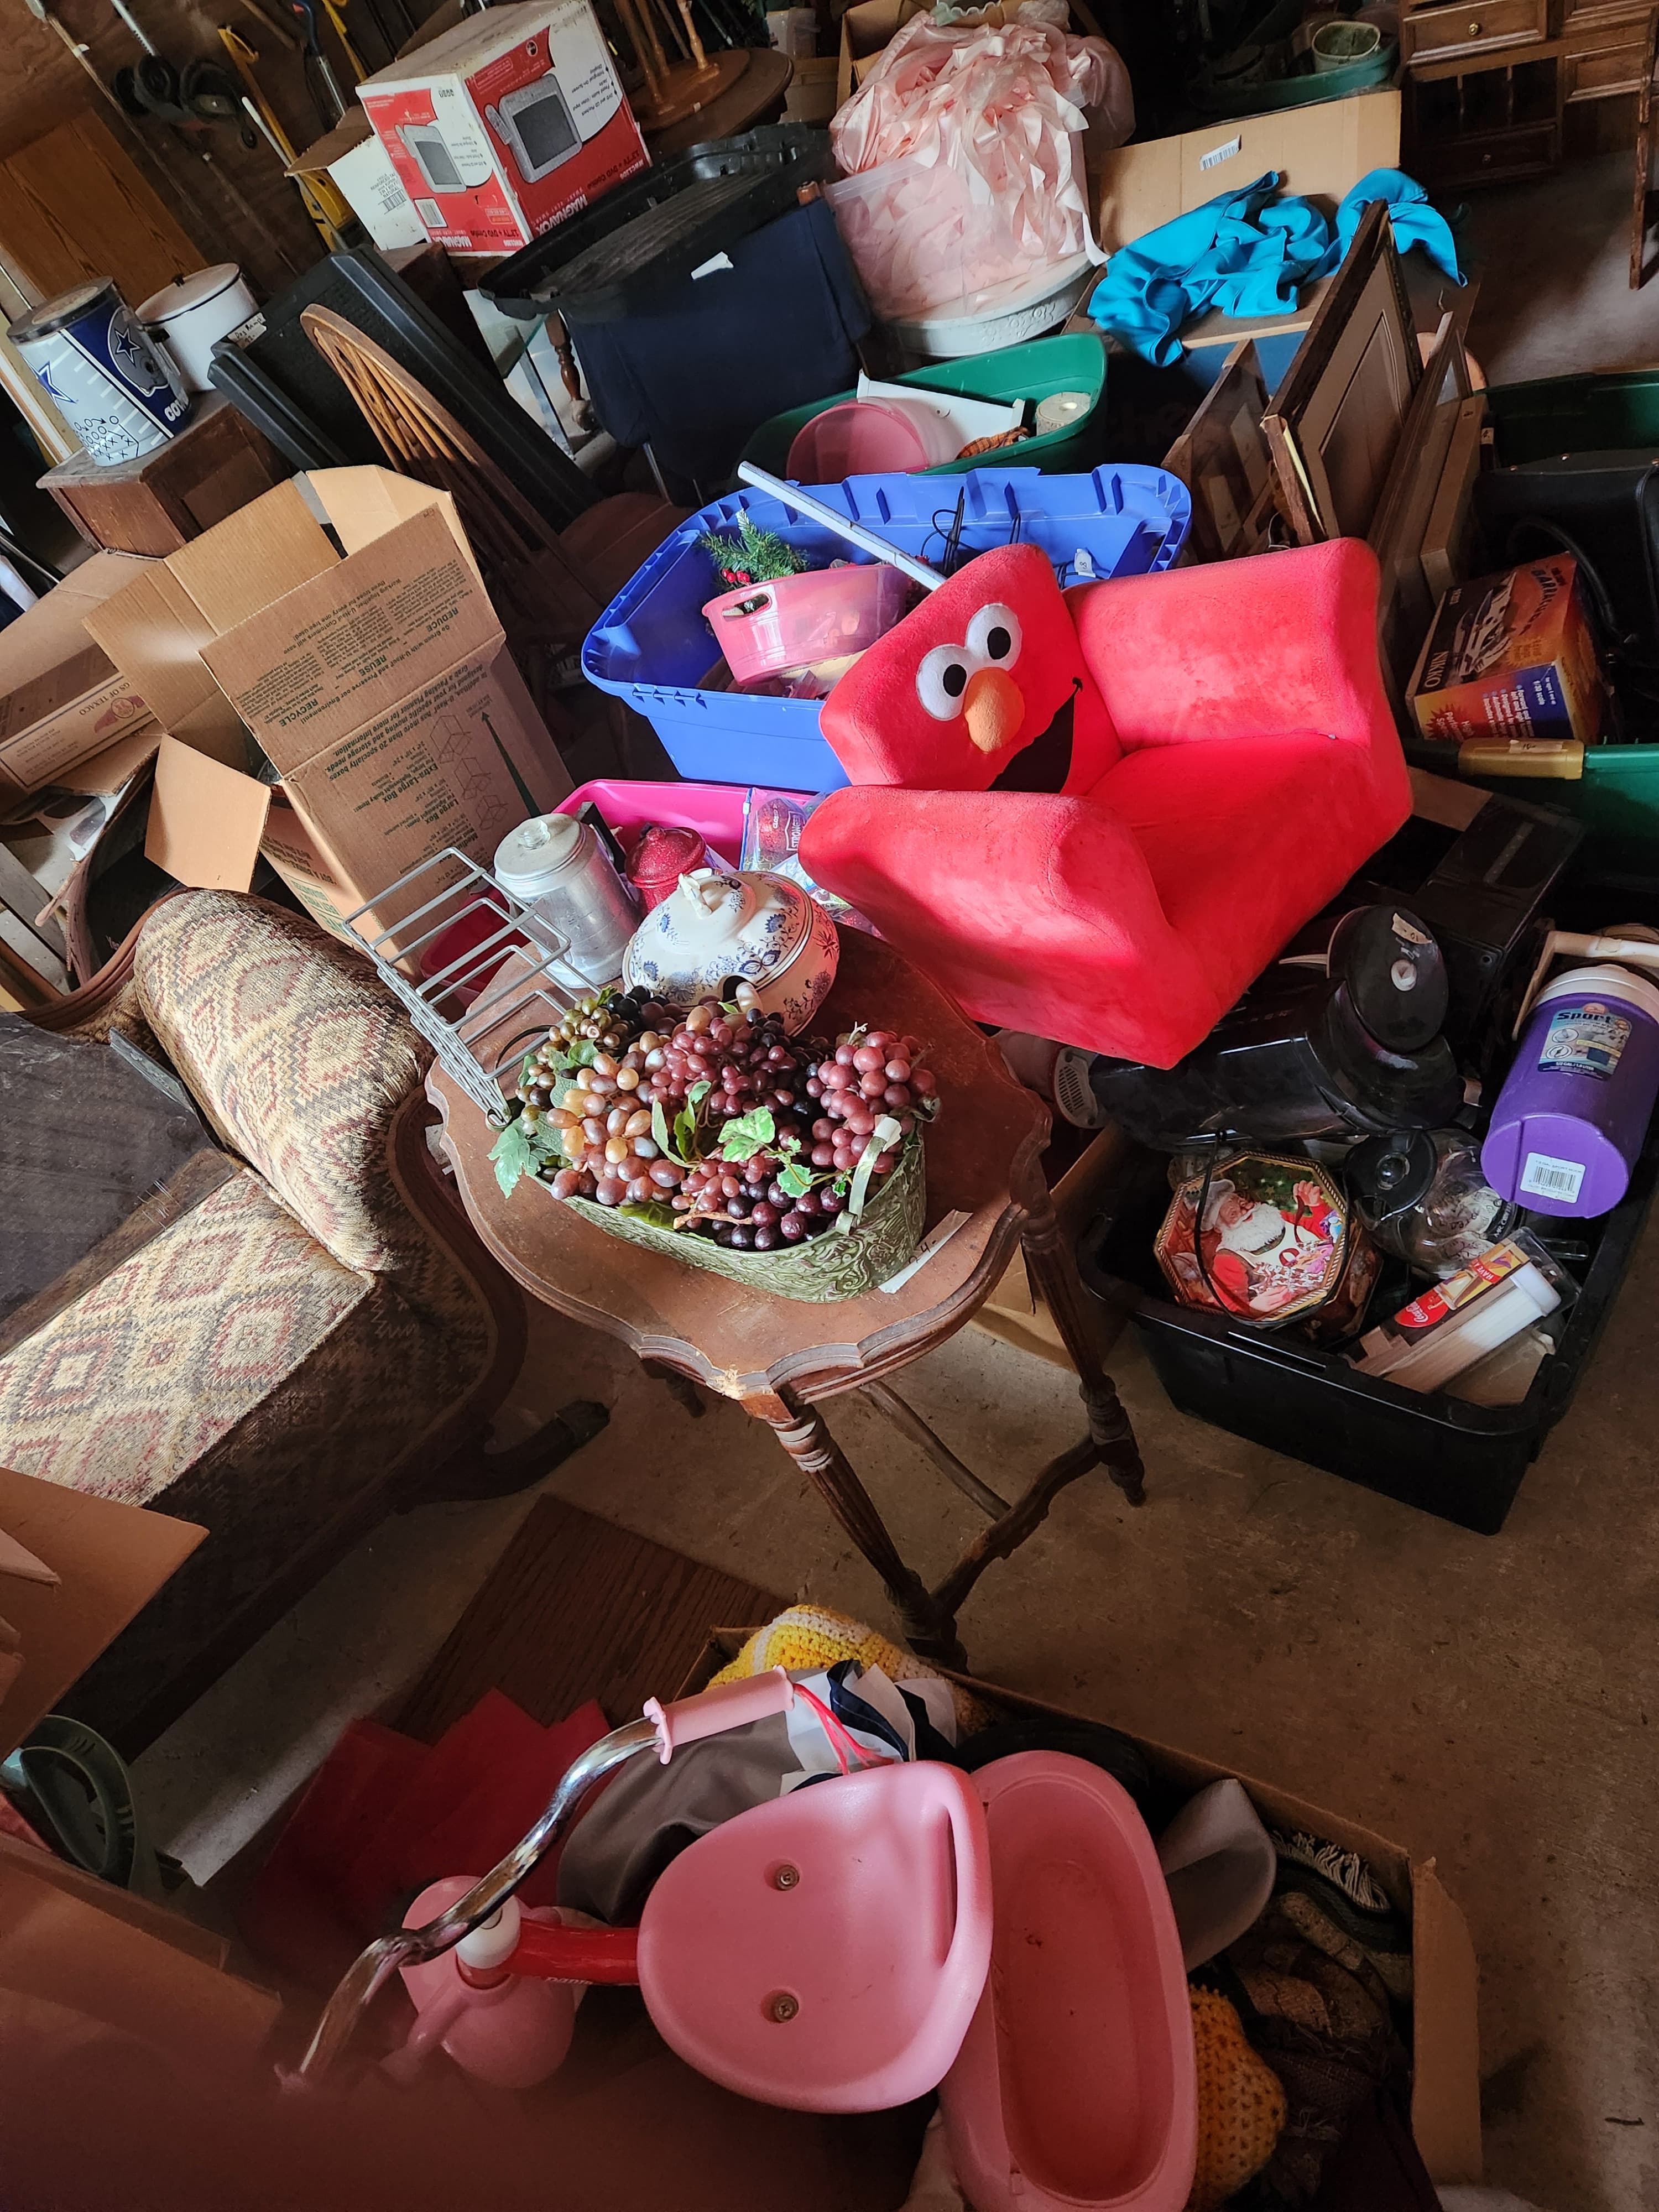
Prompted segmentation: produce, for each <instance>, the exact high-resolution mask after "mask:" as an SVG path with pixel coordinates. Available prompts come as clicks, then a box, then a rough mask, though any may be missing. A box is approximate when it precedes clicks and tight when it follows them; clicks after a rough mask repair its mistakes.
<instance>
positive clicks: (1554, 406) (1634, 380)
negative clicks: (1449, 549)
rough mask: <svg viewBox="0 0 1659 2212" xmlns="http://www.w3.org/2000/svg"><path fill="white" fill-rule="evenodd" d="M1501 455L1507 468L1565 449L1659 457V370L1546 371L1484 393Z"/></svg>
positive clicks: (1498, 451) (1516, 466)
mask: <svg viewBox="0 0 1659 2212" xmlns="http://www.w3.org/2000/svg"><path fill="white" fill-rule="evenodd" d="M1486 406H1487V409H1488V411H1489V415H1490V417H1491V421H1492V438H1493V447H1494V451H1495V456H1496V459H1498V462H1499V463H1500V464H1501V465H1503V466H1504V467H1505V468H1511V469H1515V468H1522V467H1524V466H1525V465H1526V464H1527V463H1528V461H1547V460H1552V459H1554V458H1555V456H1556V455H1557V454H1559V453H1652V454H1653V455H1654V456H1655V457H1656V458H1659V368H1627V369H1613V370H1608V371H1605V372H1603V373H1602V374H1599V375H1589V376H1543V377H1540V378H1538V379H1537V380H1535V381H1534V382H1533V383H1530V384H1498V385H1494V386H1493V387H1492V390H1491V391H1490V392H1487V394H1486Z"/></svg>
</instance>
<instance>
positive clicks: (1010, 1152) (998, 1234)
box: [427, 929, 1048, 1400]
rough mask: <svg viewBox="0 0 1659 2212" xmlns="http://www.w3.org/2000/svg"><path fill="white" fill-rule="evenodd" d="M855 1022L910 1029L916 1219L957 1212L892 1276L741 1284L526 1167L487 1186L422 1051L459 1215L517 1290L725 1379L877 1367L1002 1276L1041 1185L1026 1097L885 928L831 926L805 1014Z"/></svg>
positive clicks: (1041, 1129)
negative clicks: (536, 1178) (826, 954)
mask: <svg viewBox="0 0 1659 2212" xmlns="http://www.w3.org/2000/svg"><path fill="white" fill-rule="evenodd" d="M860 1021H862V1022H865V1023H869V1024H874V1023H879V1024H881V1025H882V1026H883V1027H885V1028H891V1029H896V1030H904V1031H908V1032H909V1033H910V1034H911V1035H913V1036H917V1037H919V1038H921V1041H922V1045H923V1048H924V1050H925V1052H926V1055H927V1065H928V1066H930V1067H931V1068H932V1069H933V1073H934V1074H935V1075H936V1076H937V1077H938V1079H939V1097H940V1102H941V1111H940V1115H939V1120H938V1121H936V1122H934V1123H933V1124H932V1125H931V1126H930V1127H929V1128H928V1131H927V1139H926V1147H925V1157H926V1164H927V1227H929V1228H931V1227H932V1226H933V1224H934V1223H935V1222H937V1221H939V1219H941V1218H943V1216H944V1215H945V1214H946V1213H948V1212H952V1211H955V1210H961V1211H963V1212H967V1213H968V1215H969V1219H968V1220H967V1221H966V1222H965V1223H964V1224H963V1226H962V1227H961V1228H959V1229H958V1230H957V1231H956V1233H955V1235H954V1236H952V1237H950V1238H949V1239H948V1240H947V1241H946V1242H945V1243H944V1244H943V1245H942V1246H941V1247H940V1248H939V1250H938V1251H936V1252H935V1253H933V1255H932V1256H931V1257H930V1258H929V1259H928V1260H927V1262H926V1263H925V1265H923V1266H922V1267H920V1268H919V1269H918V1270H917V1272H916V1273H915V1274H914V1275H913V1276H911V1278H910V1279H909V1280H908V1282H907V1283H905V1284H904V1285H902V1287H901V1288H900V1289H899V1290H897V1291H893V1292H891V1293H890V1292H888V1291H879V1290H878V1291H871V1292H870V1293H869V1294H868V1295H867V1296H866V1297H860V1298H843V1299H838V1300H836V1301H833V1302H830V1303H826V1304H805V1303H802V1302H799V1301H797V1300H794V1299H792V1298H781V1297H774V1296H773V1295H772V1294H771V1293H769V1292H768V1291H752V1290H749V1289H747V1288H746V1287H744V1285H741V1284H738V1283H731V1282H727V1281H726V1280H724V1279H722V1278H721V1277H720V1276H718V1275H712V1274H708V1273H704V1272H703V1271H702V1269H700V1268H696V1267H685V1266H683V1265H682V1264H680V1263H679V1262H678V1261H675V1260H672V1259H670V1258H667V1257H665V1256H659V1255H657V1254H656V1253H654V1252H649V1251H646V1250H643V1249H641V1248H639V1247H638V1246H635V1245H632V1244H627V1243H623V1241H622V1240H621V1238H619V1237H611V1236H608V1235H607V1234H606V1232H605V1231H604V1230H603V1229H600V1228H599V1227H597V1226H596V1225H594V1224H593V1223H592V1222H590V1221H586V1220H584V1219H583V1218H582V1217H581V1216H580V1214H579V1213H577V1212H575V1211H574V1208H572V1207H570V1206H565V1205H562V1203H561V1202H560V1201H559V1200H557V1199H556V1198H555V1197H554V1196H553V1194H552V1193H551V1192H550V1190H549V1189H548V1188H546V1186H545V1185H544V1184H541V1183H537V1182H532V1180H531V1179H530V1178H529V1177H528V1176H526V1178H525V1179H524V1180H523V1181H522V1182H520V1185H519V1187H518V1188H517V1189H516V1190H515V1191H514V1192H513V1195H512V1197H511V1198H507V1197H505V1196H503V1194H502V1193H501V1187H500V1185H499V1184H498V1183H497V1182H496V1180H495V1170H494V1169H493V1167H492V1166H491V1165H490V1162H489V1147H490V1146H491V1145H492V1143H493V1142H494V1141H495V1131H494V1130H493V1129H492V1128H491V1127H490V1126H489V1122H488V1121H486V1120H485V1118H484V1116H483V1114H482V1113H480V1112H479V1110H478V1109H477V1107H476V1106H475V1105H474V1104H473V1103H472V1102H471V1100H470V1099H469V1098H468V1097H466V1095H465V1092H464V1091H462V1090H461V1089H460V1087H459V1085H458V1084H456V1083H454V1082H453V1080H452V1079H450V1078H449V1077H448V1076H447V1075H446V1074H445V1073H443V1070H442V1069H441V1066H437V1065H435V1066H434V1067H433V1070H432V1073H431V1075H430V1077H429V1078H428V1086H427V1087H428V1095H429V1096H430V1097H431V1098H432V1101H433V1103H434V1104H435V1106H436V1107H437V1109H438V1110H439V1112H440V1114H441V1115H442V1116H443V1120H444V1133H443V1143H444V1147H445V1150H446V1152H447V1154H448V1157H449V1158H450V1160H451V1162H452V1164H453V1167H454V1170H455V1176H456V1180H457V1183H458V1185H459V1190H460V1194H461V1197H462V1200H463V1202H464V1203H465V1207H466V1211H467V1213H468V1216H469V1217H470V1218H471V1222H472V1224H473V1226H474V1227H475V1228H476V1229H477V1231H478V1234H479V1235H480V1236H481V1237H483V1241H484V1243H486V1244H487V1245H488V1246H489V1249H490V1250H491V1251H492V1252H493V1253H494V1254H495V1256H496V1258H497V1259H498V1260H499V1261H501V1264H502V1266H503V1267H506V1268H507V1271H508V1272H509V1273H511V1274H513V1276H515V1277H516V1278H517V1279H518V1280H519V1281H520V1283H521V1284H523V1285H524V1286H525V1288H526V1290H527V1291H530V1292H531V1294H532V1296H533V1297H538V1298H540V1299H542V1300H543V1301H544V1303H545V1304H549V1305H550V1306H553V1307H555V1308H556V1310H558V1311H559V1312H561V1313H563V1314H567V1315H568V1316H570V1318H571V1319H572V1320H574V1321H580V1322H586V1323H587V1324H588V1325H590V1326H591V1327H592V1328H599V1329H604V1330H605V1331H606V1332H607V1333H608V1334H611V1335H612V1336H616V1337H619V1338H621V1339H622V1340H623V1341H624V1342H625V1343H627V1344H629V1345H630V1346H632V1348H633V1349H634V1351H635V1352H637V1353H638V1354H639V1356H640V1357H641V1358H644V1359H653V1360H659V1361H661V1362H663V1363H664V1364H666V1365H668V1366H671V1367H673V1368H676V1369H678V1370H679V1371H680V1372H682V1373H684V1374H687V1375H689V1376H691V1377H692V1378H693V1379H694V1380H695V1381H696V1382H699V1383H704V1384H706V1385H707V1386H708V1388H710V1389H715V1390H719V1391H720V1392H721V1393H722V1394H723V1395H725V1396H727V1397H732V1398H745V1397H758V1396H762V1395H767V1394H769V1393H771V1392H775V1391H776V1390H777V1389H779V1388H780V1387H781V1385H784V1384H787V1385H789V1386H791V1387H792V1388H793V1389H794V1390H795V1391H796V1392H797V1393H798V1394H799V1395H800V1396H801V1397H802V1398H804V1399H807V1400H811V1399H812V1398H819V1397H826V1396H828V1395H830V1394H831V1393H833V1392H834V1391H836V1390H843V1389H852V1388H854V1387H855V1386H856V1385H857V1384H858V1383H861V1382H864V1381H866V1380H868V1379H869V1378H870V1377H871V1376H877V1375H881V1374H884V1373H887V1372H890V1371H891V1370H894V1369H896V1368H898V1367H901V1366H902V1365H903V1364H905V1363H906V1362H907V1361H908V1360H910V1359H913V1358H916V1357H917V1355H918V1354H919V1353H921V1352H925V1351H927V1350H928V1349H930V1348H931V1347H932V1346H934V1345H936V1344H941V1343H943V1342H944V1341H945V1339H946V1338H947V1337H949V1336H951V1335H952V1334H954V1333H955V1331H956V1330H957V1329H958V1328H961V1327H962V1325H963V1322H966V1321H967V1320H968V1319H969V1317H970V1316H972V1314H973V1313H974V1312H975V1310H976V1309H977V1308H978V1307H979V1306H980V1305H981V1304H982V1303H983V1301H984V1299H985V1298H986V1297H987V1296H988V1295H989V1293H990V1291H991V1290H992V1289H993V1287H994V1285H995V1284H996V1282H997V1281H998V1279H999V1278H1000V1276H1001V1274H1002V1272H1003V1269H1004V1268H1005V1267H1006V1266H1007V1264H1008V1261H1009V1259H1010V1258H1011V1257H1012V1253H1013V1250H1014V1248H1015V1246H1016V1244H1017V1243H1018V1238H1019V1236H1020V1232H1021V1230H1022V1228H1023V1227H1024V1222H1025V1219H1026V1216H1027V1209H1028V1207H1029V1206H1030V1204H1031V1203H1032V1202H1033V1201H1034V1200H1035V1199H1036V1197H1037V1196H1038V1194H1040V1193H1041V1192H1042V1176H1041V1172H1040V1170H1039V1168H1038V1165H1037V1162H1038V1158H1039V1155H1040V1154H1041V1152H1042V1147H1043V1146H1044V1144H1045V1143H1046V1142H1047V1139H1048V1109H1047V1107H1046V1106H1045V1105H1044V1104H1043V1103H1042V1100H1041V1099H1040V1098H1038V1097H1036V1096H1035V1094H1034V1093H1032V1092H1031V1091H1027V1090H1025V1089H1024V1087H1023V1085H1020V1084H1018V1083H1016V1082H1015V1081H1014V1079H1013V1078H1012V1076H1011V1075H1010V1074H1009V1073H1008V1071H1007V1068H1006V1065H1005V1064H1004V1062H1003V1060H1002V1056H1001V1054H1000V1053H999V1052H998V1051H997V1049H996V1048H995V1047H994V1045H992V1044H991V1043H990V1042H988V1040H987V1038H986V1037H985V1036H983V1035H982V1034H981V1032H980V1031H979V1030H976V1029H975V1027H974V1025H973V1024H972V1023H970V1022H969V1020H968V1018H967V1017H966V1016H965V1015H964V1014H963V1012H961V1010H960V1008H958V1007H957V1006H956V1005H955V1004H954V1003H953V1002H952V1001H951V1000H950V999H949V998H948V997H947V996H946V995H945V993H943V992H942V991H940V990H939V989H938V988H937V987H935V986H934V985H933V984H932V983H930V982H929V981H927V978H926V977H925V976H923V975H921V974H919V973H918V971H917V970H916V969H915V968H913V967H911V966H910V964H909V963H908V962H907V961H905V960H904V959H903V958H902V957H901V956H900V955H899V954H898V953H897V952H896V951H894V950H893V948H892V947H891V946H890V945H886V944H884V943H883V942H882V941H881V939H878V938H874V937H871V936H869V935H867V934H866V933H865V932H863V931H861V930H852V929H844V930H842V933H841V967H840V971H839V973H838V974H837V976H836V983H835V987H834V989H833V990H832V991H831V993H830V994H829V998H828V999H827V1000H826V1001H825V1002H824V1006H823V1009H822V1011H821V1012H820V1014H819V1016H818V1018H817V1022H816V1023H815V1024H814V1027H815V1028H822V1029H823V1030H824V1031H825V1032H826V1033H832V1032H835V1033H838V1032H840V1031H842V1030H848V1029H850V1028H851V1027H852V1026H853V1025H854V1023H855V1022H860Z"/></svg>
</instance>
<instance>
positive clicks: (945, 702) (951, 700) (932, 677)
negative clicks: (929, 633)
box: [916, 608, 1006, 722]
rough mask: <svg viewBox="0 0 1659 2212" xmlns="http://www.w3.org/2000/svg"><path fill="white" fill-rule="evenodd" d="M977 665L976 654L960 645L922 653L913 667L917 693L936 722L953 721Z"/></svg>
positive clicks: (940, 647)
mask: <svg viewBox="0 0 1659 2212" xmlns="http://www.w3.org/2000/svg"><path fill="white" fill-rule="evenodd" d="M998 612H999V613H1003V612H1006V609H1001V608H1000V609H998ZM977 619H978V617H975V620H977ZM977 665H978V656H977V655H974V654H969V653H968V652H967V651H966V650H965V648H964V647H962V646H959V645H936V646H935V647H933V651H932V652H931V653H924V654H923V655H922V657H921V665H920V666H919V667H918V668H917V670H916V696H917V698H918V699H920V700H921V703H922V705H923V706H924V707H925V708H927V711H928V713H929V714H931V715H932V716H933V720H935V721H936V722H951V721H954V720H956V718H957V715H958V714H960V713H961V712H962V695H963V692H964V691H965V690H967V689H968V678H969V676H971V675H972V674H973V671H974V670H975V667H976V666H977Z"/></svg>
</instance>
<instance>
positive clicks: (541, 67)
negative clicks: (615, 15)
mask: <svg viewBox="0 0 1659 2212" xmlns="http://www.w3.org/2000/svg"><path fill="white" fill-rule="evenodd" d="M357 96H358V98H359V99H360V100H362V104H363V111H364V112H365V113H366V114H367V116H368V119H369V121H370V122H371V123H372V124H373V125H374V129H375V132H376V135H377V136H378V137H379V138H380V143H381V145H382V146H384V147H385V149H386V153H387V155H388V156H389V157H390V159H391V161H392V167H393V168H394V169H395V170H396V171H397V173H398V177H399V178H400V179H402V182H403V185H404V191H406V192H407V193H408V194H409V197H410V201H411V202H412V203H413V204H414V208H415V212H416V214H417V215H418V216H419V217H420V219H421V221H422V222H423V223H424V224H425V226H426V232H427V235H428V238H430V239H431V240H433V241H434V242H435V244H436V245H439V246H445V247H447V249H448V251H449V252H452V253H476V254H485V253H511V252H513V249H514V248H515V247H517V246H527V245H528V244H529V242H530V240H532V238H536V237H538V236H539V235H540V234H541V233H542V232H543V231H544V230H550V229H551V228H552V227H553V225H554V224H555V223H556V222H559V221H560V220H561V219H562V217H563V216H568V215H574V213H575V211H576V210H577V209H578V208H584V207H586V206H587V205H588V204H590V202H592V201H593V200H596V199H598V198H599V197H600V196H601V195H602V194H603V193H605V192H607V191H610V189H611V186H612V185H617V184H620V183H621V182H622V180H623V178H624V177H631V176H633V175H634V174H635V173H636V172H637V171H639V170H641V169H643V168H646V167H649V163H650V157H649V155H647V152H646V150H645V141H644V139H643V138H641V136H640V131H639V125H637V124H636V123H635V120H634V117H633V114H632V112H631V111H630V109H629V105H628V102H627V101H626V100H624V99H623V88H622V82H621V79H620V78H619V77H618V76H617V70H616V64H614V62H613V61H612V59H611V51H610V48H609V47H608V46H606V44H605V33H603V31H602V30H601V29H600V28H599V21H598V19H597V17H596V16H595V15H594V13H593V10H592V8H590V7H589V6H588V4H587V0H540V4H538V0H523V4H521V5H520V6H516V7H507V8H491V9H488V10H486V12H485V13H484V14H483V15H468V16H467V17H465V20H464V21H461V22H459V23H458V24H457V25H456V26H455V27H454V29H453V30H452V31H447V32H445V33H444V34H443V35H442V37H441V38H437V39H434V40H432V42H431V43H430V45H428V46H417V47H416V50H415V52H413V53H411V54H406V55H404V58H402V59H401V60H399V61H395V62H392V64H390V65H389V66H388V67H387V68H386V69H383V70H380V73H379V74H378V75H377V76H372V77H369V78H368V79H367V81H366V82H363V83H362V84H361V85H359V86H358V88H357Z"/></svg>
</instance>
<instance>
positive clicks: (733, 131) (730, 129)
mask: <svg viewBox="0 0 1659 2212" xmlns="http://www.w3.org/2000/svg"><path fill="white" fill-rule="evenodd" d="M715 58H718V57H715ZM794 74H795V64H793V62H792V61H791V60H790V59H789V58H788V56H787V54H781V53H777V52H775V51H774V50H773V48H771V47H770V46H751V47H750V49H749V66H748V67H747V68H746V69H745V70H744V72H743V74H742V76H740V77H738V80H737V82H735V83H734V84H732V85H729V86H727V87H726V89H725V90H723V91H720V92H717V93H716V94H714V97H713V99H712V100H706V101H705V102H704V104H703V105H702V106H701V107H699V108H695V109H694V110H693V111H692V112H691V113H690V115H687V116H684V117H683V118H681V120H680V121H679V122H678V123H671V124H669V125H667V127H666V128H665V130H662V131H650V132H648V133H647V142H646V143H647V144H648V146H649V147H650V149H651V158H652V160H653V161H666V160H668V159H669V158H670V156H671V155H675V154H684V152H685V150H686V149H687V148H688V147H690V146H702V145H706V144H707V143H708V142H709V140H711V139H714V138H735V137H737V135H738V132H739V131H747V130H749V129H750V128H751V126H752V125H755V124H757V123H763V122H765V121H766V120H767V119H768V111H769V109H776V108H781V107H782V106H783V102H784V98H785V95H786V94H787V92H788V90H789V85H790V80H791V79H792V78H793V76H794Z"/></svg>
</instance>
